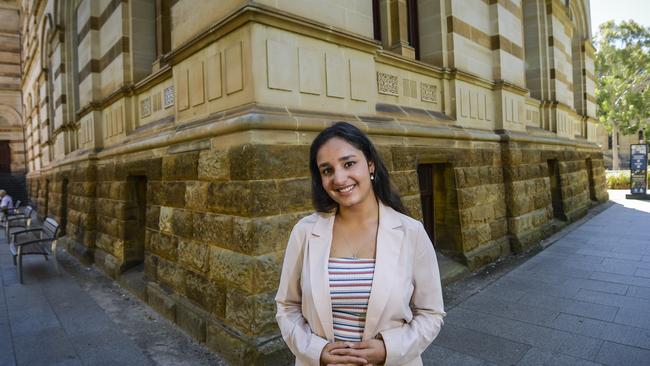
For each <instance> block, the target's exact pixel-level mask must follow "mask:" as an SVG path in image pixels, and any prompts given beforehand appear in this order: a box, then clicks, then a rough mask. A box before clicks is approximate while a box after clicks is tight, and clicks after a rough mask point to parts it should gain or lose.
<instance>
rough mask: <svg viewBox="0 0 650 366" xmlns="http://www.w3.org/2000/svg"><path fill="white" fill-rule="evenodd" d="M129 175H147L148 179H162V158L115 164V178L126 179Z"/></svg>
mask: <svg viewBox="0 0 650 366" xmlns="http://www.w3.org/2000/svg"><path fill="white" fill-rule="evenodd" d="M129 176H146V177H147V179H148V180H160V179H161V177H162V158H151V159H141V160H131V161H126V162H123V163H116V164H115V179H117V180H126V179H127V177H129Z"/></svg>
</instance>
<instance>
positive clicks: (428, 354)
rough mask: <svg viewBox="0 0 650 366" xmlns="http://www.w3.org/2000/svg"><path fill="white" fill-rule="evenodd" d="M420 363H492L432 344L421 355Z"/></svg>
mask: <svg viewBox="0 0 650 366" xmlns="http://www.w3.org/2000/svg"><path fill="white" fill-rule="evenodd" d="M422 363H424V364H425V365H431V366H434V365H435V366H457V365H463V366H491V365H495V364H494V363H491V362H488V361H486V360H482V359H480V358H476V357H472V356H469V355H466V354H464V353H460V352H456V351H453V350H450V349H448V348H445V347H440V346H437V345H435V344H432V345H431V346H430V347H429V348H427V350H426V351H425V352H424V353H423V354H422Z"/></svg>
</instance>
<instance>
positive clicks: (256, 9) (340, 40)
mask: <svg viewBox="0 0 650 366" xmlns="http://www.w3.org/2000/svg"><path fill="white" fill-rule="evenodd" d="M250 22H254V23H259V24H264V25H268V26H271V27H274V28H278V29H283V30H287V31H290V32H293V33H297V34H302V35H305V36H308V37H313V38H316V39H320V40H324V41H327V42H332V43H336V44H339V45H342V46H346V47H350V48H354V49H358V50H361V51H365V52H375V51H376V50H378V49H379V48H381V45H380V44H379V43H378V42H376V41H374V40H372V39H370V38H366V37H363V36H360V35H357V34H354V33H351V32H348V31H345V30H342V29H338V28H334V27H332V26H329V25H326V24H323V23H319V22H315V21H313V20H310V19H307V18H303V17H300V16H297V15H293V14H289V13H283V12H281V11H279V10H277V9H275V8H272V7H268V6H264V5H260V4H246V5H245V6H243V7H241V8H239V9H237V10H235V11H234V12H232V13H230V14H229V15H228V16H226V17H224V18H223V19H222V20H220V21H218V22H217V23H215V24H213V25H211V26H210V27H208V28H207V29H205V30H203V31H202V32H200V33H198V34H197V35H195V36H194V37H193V38H191V39H190V40H188V41H187V42H185V43H183V44H182V45H180V46H178V47H176V48H175V49H174V50H172V51H171V52H170V53H169V54H167V55H165V56H163V61H164V62H165V63H171V64H172V65H173V64H176V63H178V62H180V61H181V60H183V59H185V58H187V57H189V56H190V55H191V54H193V53H195V52H196V51H198V50H200V49H202V48H204V47H205V46H207V45H208V44H210V43H212V42H214V41H216V40H218V39H219V38H221V37H223V36H225V35H226V34H228V33H230V32H232V31H234V30H236V29H239V28H240V27H241V26H243V25H244V24H246V23H250Z"/></svg>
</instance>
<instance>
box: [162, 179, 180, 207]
mask: <svg viewBox="0 0 650 366" xmlns="http://www.w3.org/2000/svg"><path fill="white" fill-rule="evenodd" d="M162 190H163V194H164V195H163V196H162V197H161V198H162V204H163V205H164V206H171V207H178V208H183V207H185V182H163V183H162Z"/></svg>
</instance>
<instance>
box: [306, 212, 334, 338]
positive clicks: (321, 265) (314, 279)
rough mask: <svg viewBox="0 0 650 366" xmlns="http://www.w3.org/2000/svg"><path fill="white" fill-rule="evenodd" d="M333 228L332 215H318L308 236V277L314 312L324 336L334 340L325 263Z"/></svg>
mask: <svg viewBox="0 0 650 366" xmlns="http://www.w3.org/2000/svg"><path fill="white" fill-rule="evenodd" d="M333 228H334V215H328V216H324V215H323V214H320V215H318V220H317V221H316V223H315V224H314V228H313V230H312V233H311V238H309V245H308V251H309V278H310V284H311V291H312V298H313V301H314V306H315V307H316V313H317V314H318V317H319V318H320V321H321V325H322V327H323V330H324V332H325V337H326V338H327V339H328V340H330V341H333V340H334V328H333V323H334V321H333V319H332V298H331V296H330V287H329V274H328V272H327V264H328V259H329V256H330V247H331V246H332V229H333Z"/></svg>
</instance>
